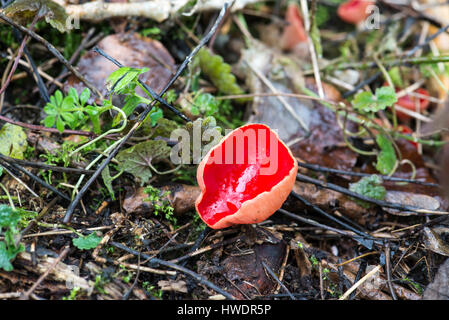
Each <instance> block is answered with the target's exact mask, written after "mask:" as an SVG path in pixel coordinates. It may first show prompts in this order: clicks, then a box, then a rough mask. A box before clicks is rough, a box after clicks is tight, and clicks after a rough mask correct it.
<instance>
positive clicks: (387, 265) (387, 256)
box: [385, 241, 398, 300]
mask: <svg viewBox="0 0 449 320" xmlns="http://www.w3.org/2000/svg"><path fill="white" fill-rule="evenodd" d="M390 252H391V251H390V242H389V241H387V242H386V244H385V269H386V271H387V284H388V289H389V290H390V294H391V297H392V298H393V300H398V298H397V296H396V292H394V289H393V285H392V284H391V262H390Z"/></svg>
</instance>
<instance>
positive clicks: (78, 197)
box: [63, 1, 234, 224]
mask: <svg viewBox="0 0 449 320" xmlns="http://www.w3.org/2000/svg"><path fill="white" fill-rule="evenodd" d="M233 2H234V1H232V3H233ZM230 3H231V2H226V3H225V4H224V6H223V8H222V9H221V11H220V15H219V16H218V19H217V20H216V21H215V24H214V27H213V28H212V29H211V30H210V32H209V33H208V34H207V35H206V36H205V37H204V38H203V39H202V40H201V42H200V43H199V44H198V45H197V46H196V47H195V48H194V49H193V51H192V52H191V53H190V54H189V55H188V56H187V57H186V59H185V60H184V62H183V63H182V64H181V66H180V67H179V68H178V70H177V71H176V74H175V75H174V76H173V77H172V78H171V80H170V81H169V82H168V83H167V84H166V86H165V87H164V88H163V89H162V90H161V92H160V93H159V96H161V95H163V94H164V93H165V92H166V91H167V90H168V89H169V88H170V87H171V86H172V85H173V83H174V82H175V81H176V80H177V79H178V78H179V76H180V75H181V73H182V72H183V71H184V70H185V68H186V67H187V65H188V64H189V62H190V61H191V60H192V59H193V57H194V56H195V55H196V54H197V53H198V51H199V50H200V49H201V48H202V47H203V46H204V45H205V44H206V43H207V42H208V41H209V40H210V38H211V37H212V35H213V34H214V33H215V32H216V31H217V28H218V25H219V24H220V22H221V20H222V19H223V17H224V15H225V13H226V12H227V10H228V8H229V5H230ZM155 103H156V100H154V101H153V102H152V103H150V105H148V106H147V107H146V109H145V110H144V111H143V112H142V114H141V115H140V117H139V120H138V121H137V122H136V123H135V124H134V126H133V127H132V128H131V129H130V130H129V131H128V133H127V134H126V136H124V137H123V139H122V140H121V141H120V143H119V144H118V145H117V146H116V147H115V148H114V150H112V151H111V152H110V154H109V155H108V157H107V158H106V159H105V160H104V161H103V162H102V163H101V165H100V166H99V167H98V168H97V170H96V171H95V173H94V174H93V175H92V176H91V177H90V178H89V180H88V181H87V182H86V184H85V185H84V186H83V187H82V188H81V190H80V191H79V192H78V194H77V195H76V197H75V199H74V200H73V201H72V203H71V204H70V206H69V207H68V208H67V212H66V214H65V216H64V219H63V222H64V223H65V224H67V223H69V222H70V219H71V217H72V214H73V211H74V210H75V208H76V207H77V206H78V203H79V202H80V200H81V198H82V197H83V196H84V194H85V193H86V191H87V190H88V189H89V187H90V185H91V184H92V183H93V182H94V181H95V180H96V179H97V177H98V176H99V175H100V174H101V172H102V171H103V170H104V168H105V167H106V166H107V165H108V164H109V162H110V161H111V160H112V158H113V157H115V155H116V154H117V153H118V151H119V150H120V148H121V147H122V146H123V145H124V144H125V143H126V142H127V141H128V139H129V138H130V137H132V136H133V134H134V132H135V131H136V130H137V128H138V127H139V126H140V124H141V123H142V122H143V121H144V120H145V118H146V116H147V115H148V113H149V112H150V111H151V109H152V108H153V106H154V105H155Z"/></svg>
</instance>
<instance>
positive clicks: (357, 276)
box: [348, 260, 367, 300]
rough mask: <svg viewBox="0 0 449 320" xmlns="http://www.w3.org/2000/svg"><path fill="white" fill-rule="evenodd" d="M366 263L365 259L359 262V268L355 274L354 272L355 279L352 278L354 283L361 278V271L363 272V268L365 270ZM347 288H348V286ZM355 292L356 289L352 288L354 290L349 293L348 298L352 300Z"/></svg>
mask: <svg viewBox="0 0 449 320" xmlns="http://www.w3.org/2000/svg"><path fill="white" fill-rule="evenodd" d="M366 265H367V263H366V261H365V260H362V261H361V262H360V265H359V270H358V271H357V274H356V276H355V279H354V284H356V283H357V281H359V280H360V279H361V278H362V274H363V273H364V272H365V270H366ZM348 289H349V288H348ZM356 293H357V290H354V291H353V292H352V293H351V294H350V295H349V298H348V300H354V298H355V295H356Z"/></svg>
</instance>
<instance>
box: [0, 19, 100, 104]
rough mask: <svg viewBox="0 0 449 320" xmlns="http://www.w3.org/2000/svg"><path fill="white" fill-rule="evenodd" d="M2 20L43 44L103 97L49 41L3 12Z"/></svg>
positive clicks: (93, 90) (87, 85)
mask: <svg viewBox="0 0 449 320" xmlns="http://www.w3.org/2000/svg"><path fill="white" fill-rule="evenodd" d="M0 19H2V20H3V21H5V22H7V23H8V24H10V25H12V26H14V27H16V28H17V29H18V30H20V31H22V32H24V33H26V34H27V35H28V36H30V37H32V38H33V39H35V40H37V41H39V42H40V43H42V44H43V45H44V46H45V47H46V48H47V49H48V51H50V52H51V53H52V54H53V55H54V56H55V57H56V58H58V60H59V61H60V62H61V63H62V64H64V66H66V67H67V69H69V70H70V71H71V72H72V73H73V74H74V75H75V76H76V77H77V78H78V79H80V80H81V81H82V82H83V83H84V84H85V85H86V87H88V88H89V89H90V90H91V91H92V92H94V93H95V94H96V95H97V96H98V97H102V94H101V93H100V91H98V89H97V88H95V86H94V85H93V84H91V83H90V82H89V81H88V80H87V79H86V78H85V77H84V76H83V75H82V74H81V73H80V72H79V71H78V70H76V69H75V68H74V67H73V66H72V65H71V64H70V63H69V62H68V61H67V60H66V58H64V56H63V55H62V54H61V53H60V52H59V51H58V50H57V49H56V48H55V47H54V46H53V45H52V44H51V43H50V42H48V41H47V40H45V39H44V38H42V37H41V36H40V35H38V34H37V33H35V32H33V31H31V30H28V29H27V28H25V27H23V26H21V25H19V24H17V23H15V22H14V21H13V20H12V19H10V18H8V17H7V16H5V15H4V14H3V13H2V12H0Z"/></svg>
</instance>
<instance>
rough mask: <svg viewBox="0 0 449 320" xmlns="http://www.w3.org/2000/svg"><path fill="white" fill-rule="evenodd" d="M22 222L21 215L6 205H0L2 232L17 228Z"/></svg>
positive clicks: (0, 227)
mask: <svg viewBox="0 0 449 320" xmlns="http://www.w3.org/2000/svg"><path fill="white" fill-rule="evenodd" d="M19 221H20V213H19V212H18V211H17V210H13V209H12V208H11V207H10V206H8V205H6V204H0V230H1V229H2V228H13V229H14V228H16V226H17V224H18V223H19Z"/></svg>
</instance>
